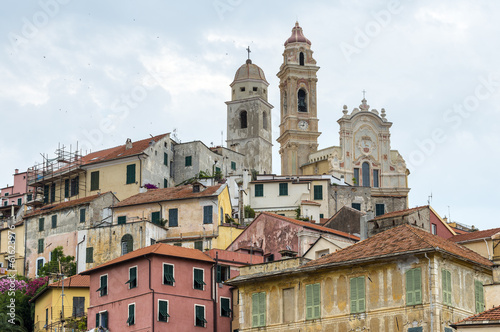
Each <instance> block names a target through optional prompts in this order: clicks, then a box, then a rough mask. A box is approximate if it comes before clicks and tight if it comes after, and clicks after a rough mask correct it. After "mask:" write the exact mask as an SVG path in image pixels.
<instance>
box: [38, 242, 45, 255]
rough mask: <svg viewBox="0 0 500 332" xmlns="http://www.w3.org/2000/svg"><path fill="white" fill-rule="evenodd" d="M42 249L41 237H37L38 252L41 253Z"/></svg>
mask: <svg viewBox="0 0 500 332" xmlns="http://www.w3.org/2000/svg"><path fill="white" fill-rule="evenodd" d="M43 249H44V245H43V239H38V253H39V254H43Z"/></svg>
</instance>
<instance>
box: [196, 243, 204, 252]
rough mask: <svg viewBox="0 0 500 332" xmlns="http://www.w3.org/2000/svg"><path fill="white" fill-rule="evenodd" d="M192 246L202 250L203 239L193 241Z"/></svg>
mask: <svg viewBox="0 0 500 332" xmlns="http://www.w3.org/2000/svg"><path fill="white" fill-rule="evenodd" d="M194 248H195V249H198V250H201V251H203V241H194Z"/></svg>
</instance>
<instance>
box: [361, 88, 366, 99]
mask: <svg viewBox="0 0 500 332" xmlns="http://www.w3.org/2000/svg"><path fill="white" fill-rule="evenodd" d="M362 92H363V99H365V93H366V91H365V90H364V89H363V91H362Z"/></svg>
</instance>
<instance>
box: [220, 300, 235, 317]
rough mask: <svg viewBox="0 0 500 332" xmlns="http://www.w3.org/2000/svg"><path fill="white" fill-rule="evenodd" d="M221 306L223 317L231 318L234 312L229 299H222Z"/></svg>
mask: <svg viewBox="0 0 500 332" xmlns="http://www.w3.org/2000/svg"><path fill="white" fill-rule="evenodd" d="M220 306H221V316H223V317H229V316H231V312H232V310H231V303H230V302H229V299H226V298H223V297H221V299H220Z"/></svg>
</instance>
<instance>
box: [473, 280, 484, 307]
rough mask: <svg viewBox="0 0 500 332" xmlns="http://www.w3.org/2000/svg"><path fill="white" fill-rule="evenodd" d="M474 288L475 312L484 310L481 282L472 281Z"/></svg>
mask: <svg viewBox="0 0 500 332" xmlns="http://www.w3.org/2000/svg"><path fill="white" fill-rule="evenodd" d="M474 288H475V292H474V294H475V300H476V301H475V302H476V313H480V312H483V311H484V291H483V283H482V282H481V281H479V280H475V281H474Z"/></svg>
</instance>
